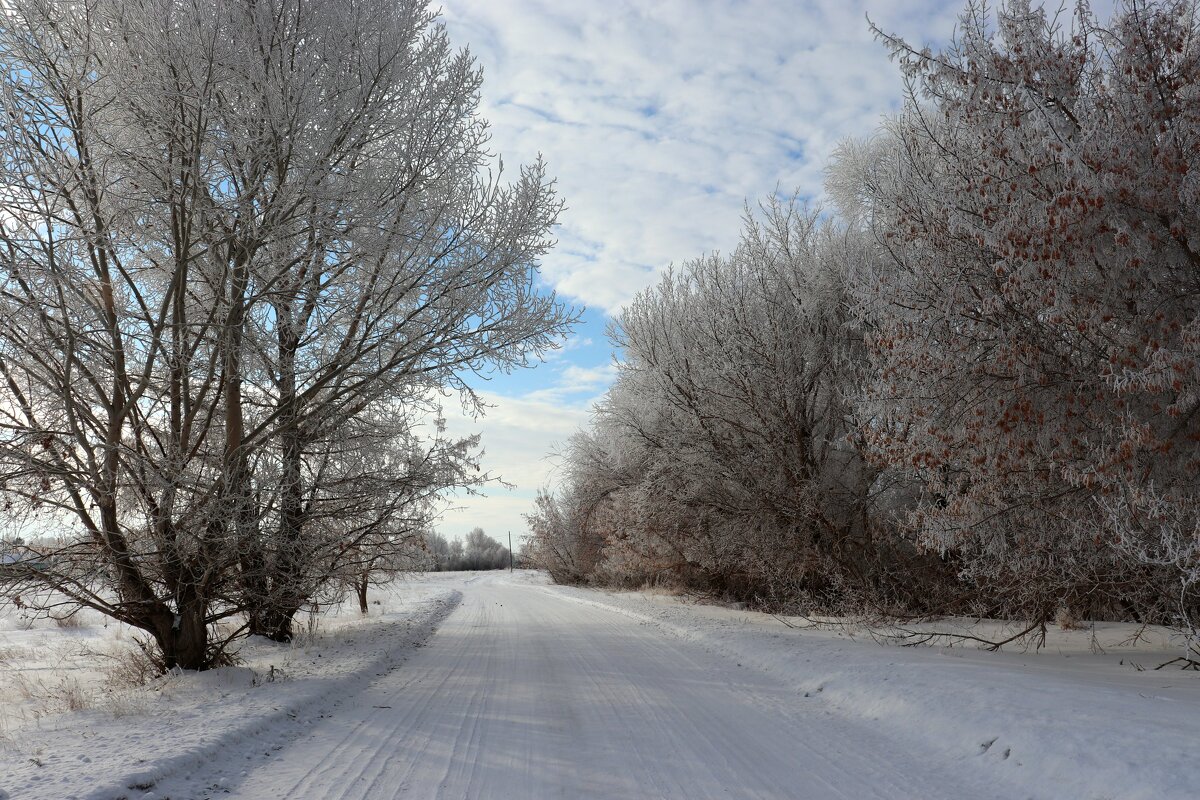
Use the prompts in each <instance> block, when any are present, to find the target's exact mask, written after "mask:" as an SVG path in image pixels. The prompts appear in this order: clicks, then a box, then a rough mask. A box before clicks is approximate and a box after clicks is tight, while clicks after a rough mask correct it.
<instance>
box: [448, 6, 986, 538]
mask: <svg viewBox="0 0 1200 800" xmlns="http://www.w3.org/2000/svg"><path fill="white" fill-rule="evenodd" d="M962 5H963V3H962V1H961V0H949V1H946V0H813V1H811V2H810V1H808V0H741V1H738V0H604V2H599V0H444V2H443V3H442V5H441V8H442V19H443V21H444V23H445V25H446V27H447V29H448V31H449V33H450V37H451V39H452V41H453V42H454V43H455V44H456V45H457V46H460V47H462V46H466V47H468V48H469V49H470V50H471V52H472V53H473V54H474V55H475V57H476V59H477V60H478V61H479V63H480V64H481V65H482V67H483V69H484V88H483V93H484V104H483V111H484V114H485V116H486V117H487V118H488V119H489V120H490V121H491V123H492V132H493V144H494V149H495V151H496V152H497V153H499V154H500V155H502V156H503V158H504V160H505V162H506V163H507V164H508V165H510V166H509V169H513V167H515V165H516V164H519V163H525V162H528V161H531V160H533V159H534V158H536V157H537V154H538V153H541V154H542V155H543V156H544V157H545V158H546V160H547V161H548V163H549V166H550V172H551V174H554V175H556V176H557V178H558V187H559V191H560V193H561V195H562V197H563V198H564V200H565V201H566V203H567V210H566V211H565V212H564V214H563V216H562V218H561V225H560V227H559V229H558V239H559V244H558V246H557V247H556V248H555V250H554V251H553V252H552V253H551V255H549V256H548V257H547V258H546V259H545V261H544V262H543V264H542V275H543V278H544V279H545V281H546V282H547V283H548V284H550V285H552V286H553V287H554V288H556V289H557V290H558V292H559V293H560V295H561V296H563V297H564V298H566V299H567V300H569V301H570V302H572V303H573V304H575V305H577V306H585V307H586V308H587V311H586V313H585V315H584V321H583V324H582V325H580V327H579V328H578V330H577V331H576V333H575V335H574V337H573V338H572V339H571V340H570V341H568V342H567V343H566V345H565V346H564V348H563V349H562V350H561V351H559V352H557V353H554V354H553V355H552V356H551V358H550V359H549V360H548V361H547V362H546V363H544V364H542V365H540V366H538V367H537V368H536V369H532V370H525V371H522V372H521V373H519V374H516V375H511V376H495V377H494V378H492V379H491V380H489V381H486V382H484V381H479V382H477V385H478V386H479V388H481V389H482V390H483V395H484V396H485V398H486V399H487V400H488V402H490V403H491V404H492V405H493V408H492V409H491V410H490V412H489V413H488V414H487V416H486V417H485V418H484V419H482V420H479V421H477V422H471V421H468V420H454V421H452V422H451V425H452V429H453V430H455V431H462V432H464V433H465V432H469V431H481V432H482V433H483V438H484V447H485V449H486V451H487V454H486V457H485V467H486V468H487V469H488V470H490V471H492V472H494V473H496V474H498V475H500V476H502V477H503V478H504V479H505V480H506V481H507V482H508V483H511V484H513V486H514V487H515V488H513V489H511V490H505V489H503V488H500V487H495V488H493V489H490V490H489V491H488V492H487V496H486V497H460V498H457V499H456V500H455V501H454V505H455V506H456V508H454V509H452V510H450V511H448V512H447V514H446V515H445V517H444V518H443V520H442V523H441V525H440V530H441V531H442V532H443V533H445V534H448V535H452V536H461V535H462V534H464V533H465V532H466V531H468V530H470V529H471V528H472V527H474V526H476V525H479V526H480V527H482V528H484V530H486V531H487V532H488V533H489V534H491V535H492V536H494V537H496V538H498V539H499V538H503V536H504V534H505V532H506V531H509V530H511V531H512V533H513V536H514V539H515V537H516V536H518V535H521V534H524V533H525V524H524V521H523V520H522V517H521V515H522V514H524V513H526V512H528V511H529V510H531V508H532V506H533V498H534V496H535V493H536V491H537V488H538V487H539V486H543V485H546V484H548V483H549V484H552V483H553V482H554V481H555V461H554V459H553V458H552V457H550V454H551V453H552V452H553V450H554V448H555V445H556V443H558V442H562V441H564V440H565V439H566V438H567V437H568V436H570V434H571V433H572V432H573V431H575V430H576V429H577V428H579V427H582V426H583V425H585V424H586V423H587V420H588V410H589V408H590V406H591V404H592V403H593V402H594V401H595V400H596V399H597V398H598V397H599V396H600V395H601V394H602V393H603V391H604V389H605V388H606V386H607V385H608V382H609V380H610V379H611V377H612V374H613V368H612V354H611V351H610V348H609V346H608V343H607V340H606V338H605V325H606V322H607V319H608V316H609V315H610V314H612V313H613V312H615V311H617V310H618V309H619V308H620V307H621V305H622V303H624V302H626V301H628V300H629V299H630V298H631V297H633V296H634V295H635V294H636V293H637V292H638V291H640V290H642V289H643V288H645V287H646V286H648V285H650V284H651V283H653V282H654V280H655V276H656V275H657V274H658V272H659V271H660V270H661V269H663V268H664V267H666V266H667V265H669V264H670V263H672V262H680V261H684V260H687V259H690V258H694V257H696V256H699V255H701V254H703V253H705V252H709V251H713V250H719V251H727V250H729V249H731V248H732V246H733V245H734V243H735V242H736V240H737V234H738V230H739V227H740V218H741V213H742V209H743V206H744V204H745V203H746V202H747V201H750V202H754V201H756V199H757V198H761V197H763V196H765V195H768V194H770V193H771V192H773V191H775V190H776V188H777V187H778V188H780V189H782V190H784V191H789V192H790V191H792V190H799V191H800V192H801V193H802V194H805V195H810V196H812V197H814V198H817V199H819V198H820V195H821V183H822V174H823V171H824V169H825V166H826V164H827V162H828V160H829V157H830V154H831V153H832V152H833V149H834V147H835V146H836V145H837V143H838V142H839V141H840V140H841V139H843V138H844V137H846V136H865V135H869V134H870V133H871V132H872V131H874V130H875V128H876V127H877V126H878V124H879V119H880V117H881V115H883V114H885V113H887V112H889V111H891V110H894V109H896V108H898V106H899V102H900V98H901V91H902V82H901V79H900V76H899V72H898V70H897V68H896V66H895V65H894V64H892V63H890V62H889V61H888V58H887V53H886V51H885V50H884V49H883V47H882V46H881V45H879V44H878V43H877V42H876V41H874V39H873V37H872V35H871V31H870V29H869V28H868V25H867V17H868V16H869V17H870V18H871V20H872V21H873V22H875V23H876V24H877V25H878V26H879V27H881V28H883V29H884V30H887V31H891V32H895V33H900V34H902V35H903V36H904V37H905V38H907V39H908V40H909V41H911V42H914V43H917V42H920V43H922V44H924V43H931V44H937V43H940V42H945V41H946V40H947V39H948V38H949V36H950V34H951V32H952V30H953V27H954V23H955V20H956V17H957V15H958V13H959V11H960V9H961V7H962ZM514 171H515V170H514Z"/></svg>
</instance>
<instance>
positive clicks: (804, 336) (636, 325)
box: [530, 199, 882, 601]
mask: <svg viewBox="0 0 1200 800" xmlns="http://www.w3.org/2000/svg"><path fill="white" fill-rule="evenodd" d="M875 257H876V250H875V247H874V245H873V244H872V243H871V242H869V240H867V239H866V238H865V237H862V236H859V235H857V234H856V233H854V232H853V231H851V230H848V229H846V228H844V227H842V226H839V225H835V224H827V223H822V222H821V221H820V220H819V217H818V215H817V214H816V213H815V212H812V211H809V210H807V209H805V208H804V207H803V206H802V205H801V204H799V203H798V202H796V201H794V200H793V201H785V200H779V199H773V200H771V201H769V202H767V203H766V204H764V206H763V208H762V209H761V212H760V213H758V214H756V215H754V214H748V215H747V218H746V223H745V229H744V232H743V235H742V239H741V241H740V243H739V245H738V247H737V248H736V249H735V250H734V251H733V252H732V253H731V254H730V255H728V256H720V255H711V256H707V257H704V258H700V259H696V260H694V261H690V262H687V263H685V264H684V265H682V266H681V267H678V268H675V269H671V270H669V271H667V273H666V274H665V275H664V276H663V278H662V280H661V282H660V283H659V284H658V285H657V286H655V287H653V288H651V289H649V290H647V291H645V292H643V293H642V294H641V295H639V296H638V297H637V299H636V300H634V301H633V302H632V303H631V304H630V305H629V306H627V307H626V308H625V309H623V310H622V312H621V313H620V314H619V315H618V317H617V320H616V322H615V324H614V328H613V339H614V342H615V343H616V344H617V345H618V346H619V347H620V350H621V356H622V358H621V362H620V365H619V375H618V378H617V381H616V383H615V385H614V386H613V388H612V389H611V390H610V392H609V393H608V395H607V397H606V398H605V400H604V401H603V402H602V403H601V404H600V405H599V407H598V409H597V420H596V423H595V425H594V428H593V430H592V431H591V432H590V433H589V434H587V435H581V436H579V437H576V439H575V440H573V442H572V443H571V445H570V447H569V448H568V450H567V453H566V456H565V461H566V472H567V475H568V488H567V489H566V490H565V491H564V492H562V493H560V494H559V495H558V496H556V497H551V496H543V497H542V498H540V499H539V506H540V508H539V512H538V513H537V514H535V515H532V516H531V517H530V522H531V526H532V529H533V533H534V542H535V545H536V550H535V552H536V553H537V554H538V560H539V563H542V564H544V565H546V566H547V567H548V568H550V569H551V572H552V574H553V573H555V572H556V571H557V572H560V573H562V574H563V575H565V576H568V578H573V579H579V577H585V576H589V575H601V576H603V575H604V574H605V572H606V571H607V572H608V573H611V577H613V578H615V579H637V580H647V579H653V578H654V577H656V576H662V575H667V574H670V575H675V576H677V577H678V578H680V579H682V580H686V581H689V582H693V583H695V584H697V585H703V586H705V587H706V588H710V589H717V590H722V591H727V592H731V593H734V594H739V595H743V596H755V595H757V596H763V597H770V598H772V599H776V600H786V601H792V600H795V599H797V598H799V597H801V596H805V595H807V596H809V597H813V598H818V597H819V598H823V599H831V598H835V597H840V596H842V595H843V594H844V592H845V591H846V587H847V583H848V582H852V583H856V584H857V585H858V586H860V587H865V586H867V585H870V584H872V583H875V584H876V585H877V584H878V582H879V580H880V579H881V578H882V574H881V552H882V551H881V542H880V541H879V540H878V538H877V536H876V534H877V530H876V528H877V523H876V520H875V519H874V517H873V504H874V501H875V499H876V494H877V492H878V488H879V484H878V482H877V480H876V479H877V471H876V470H875V469H874V468H873V467H871V466H870V465H869V464H868V463H867V462H866V461H865V460H864V459H863V458H862V457H861V454H860V444H861V438H860V437H861V426H860V425H859V424H858V418H857V417H856V408H855V399H856V398H857V396H858V395H859V394H860V393H861V386H862V382H863V380H864V378H865V373H864V366H865V357H866V353H865V349H864V347H863V342H862V333H861V331H860V328H859V326H858V323H857V322H855V321H854V320H853V319H852V316H851V313H850V296H849V293H848V290H849V286H850V282H851V281H852V280H853V277H854V276H855V275H856V274H858V273H859V272H861V271H862V270H863V269H864V268H865V265H866V262H869V261H871V260H872V259H874V258H875ZM598 549H599V550H602V551H603V559H602V560H601V559H600V558H599V556H598V555H597V554H596V551H597V550H598Z"/></svg>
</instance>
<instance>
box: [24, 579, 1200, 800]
mask: <svg viewBox="0 0 1200 800" xmlns="http://www.w3.org/2000/svg"><path fill="white" fill-rule="evenodd" d="M376 596H377V597H378V598H379V599H380V602H381V605H379V606H373V607H372V613H371V614H370V615H369V616H368V617H367V618H366V619H362V618H360V617H359V616H358V614H357V612H356V611H348V610H337V609H335V610H331V611H330V612H328V613H327V614H325V615H323V616H322V617H321V618H320V620H319V622H318V623H317V625H316V632H315V634H314V635H312V636H308V637H305V641H304V642H303V643H302V644H299V645H295V646H283V645H273V644H270V643H265V642H254V643H248V644H247V645H246V646H245V647H244V648H243V650H242V653H241V655H242V658H243V659H244V662H245V663H244V665H243V666H239V667H236V668H229V669H223V670H216V671H213V672H211V673H207V674H202V675H184V676H175V677H168V678H166V679H163V680H160V681H159V682H157V683H156V684H154V685H153V686H151V687H149V688H142V689H120V690H117V691H104V690H103V686H104V684H105V683H108V682H110V680H109V676H108V675H106V674H105V670H104V669H100V670H97V669H96V667H95V665H96V664H97V663H100V664H103V663H105V662H113V663H118V662H114V661H113V659H105V658H97V656H95V655H93V653H96V652H110V651H112V650H114V649H118V648H120V647H123V646H125V647H127V646H128V641H129V633H128V631H122V630H120V629H119V628H117V627H116V626H110V628H108V629H105V628H103V627H100V626H99V625H97V624H94V623H96V622H97V620H85V624H83V625H82V626H80V627H78V628H58V627H56V626H54V625H53V623H50V624H42V623H39V624H38V625H35V626H34V627H32V628H28V629H26V628H24V627H23V623H22V621H21V620H19V619H16V618H13V617H8V618H5V619H3V620H0V670H2V673H0V674H2V677H0V680H2V681H3V685H2V686H0V691H2V692H3V694H2V695H0V698H2V700H0V725H2V726H3V727H2V731H3V741H2V742H0V798H8V799H9V800H18V799H20V798H70V797H92V798H117V797H127V798H130V800H133V799H134V798H157V800H164V799H165V798H172V799H173V800H185V799H189V800H190V799H191V798H213V797H243V798H285V797H286V798H320V799H321V800H324V799H325V798H390V797H397V796H403V797H414V798H423V797H448V798H449V797H469V798H475V797H497V798H503V797H595V798H609V797H647V798H657V797H679V798H689V800H690V799H691V798H704V797H746V798H800V797H802V798H870V797H877V798H1026V797H1028V798H1072V799H1074V798H1083V799H1086V800H1101V799H1102V798H1105V799H1108V800H1117V799H1118V798H1121V799H1122V800H1124V798H1147V799H1149V798H1155V799H1157V798H1166V799H1168V800H1169V798H1175V797H1178V798H1191V797H1196V796H1198V792H1200V759H1197V758H1196V757H1195V748H1196V745H1197V743H1200V676H1197V675H1196V673H1189V672H1181V671H1178V670H1174V669H1170V668H1168V669H1165V670H1161V671H1155V670H1153V667H1154V666H1156V665H1157V664H1159V663H1161V662H1162V661H1165V660H1167V659H1168V658H1171V657H1172V656H1173V655H1175V654H1176V652H1175V651H1173V650H1172V649H1171V643H1170V642H1169V641H1168V640H1167V637H1165V636H1164V635H1163V633H1162V632H1161V631H1149V632H1148V633H1149V634H1150V635H1149V637H1148V638H1147V639H1143V640H1142V641H1140V642H1139V643H1137V644H1136V646H1132V645H1125V646H1118V644H1119V643H1120V641H1121V640H1122V639H1125V638H1128V637H1129V635H1130V634H1131V633H1132V632H1133V631H1134V630H1135V629H1134V628H1132V627H1130V626H1113V625H1109V626H1099V627H1098V628H1097V629H1096V630H1095V631H1093V630H1091V629H1089V630H1085V631H1071V632H1059V631H1052V632H1051V634H1052V635H1051V639H1050V642H1049V645H1048V647H1047V648H1045V649H1043V650H1042V651H1041V652H1038V653H1033V652H1020V651H1013V652H1002V653H987V652H983V651H980V650H978V649H975V648H973V647H969V646H957V647H953V648H930V647H922V648H901V647H895V646H887V647H885V646H880V645H879V644H877V643H875V642H874V641H872V640H871V639H870V637H865V636H858V637H855V636H851V635H849V634H848V633H847V632H846V631H823V630H811V629H801V628H794V627H790V625H794V624H796V621H794V620H791V621H787V622H784V621H780V620H776V619H774V618H772V617H770V616H767V615H762V614H755V613H751V612H746V611H738V610H733V609H726V608H720V607H715V606H702V605H694V604H690V603H687V602H684V601H681V600H680V599H678V598H674V597H670V596H663V595H656V594H648V593H607V592H599V591H594V590H586V589H575V588H565V587H557V586H550V585H547V584H546V582H545V579H544V578H543V577H542V576H540V575H538V574H536V573H518V574H517V575H515V576H513V577H509V576H508V575H506V574H499V573H485V574H478V575H473V574H453V575H431V576H418V577H416V578H414V579H411V580H408V581H404V582H398V583H397V584H395V585H393V586H392V587H389V588H388V589H386V590H384V591H382V592H380V593H378V594H377V595H376ZM435 630H436V632H435ZM1096 644H1099V645H1101V646H1103V647H1104V649H1105V652H1093V650H1094V646H1095V645H1096ZM1139 667H1142V668H1145V669H1142V670H1139ZM68 707H82V710H77V711H65V710H64V709H66V708H68Z"/></svg>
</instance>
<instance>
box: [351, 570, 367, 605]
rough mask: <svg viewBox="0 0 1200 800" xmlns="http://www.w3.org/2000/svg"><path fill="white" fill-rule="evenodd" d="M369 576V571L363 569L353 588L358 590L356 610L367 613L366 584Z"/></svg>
mask: <svg viewBox="0 0 1200 800" xmlns="http://www.w3.org/2000/svg"><path fill="white" fill-rule="evenodd" d="M370 577H371V573H369V572H366V571H364V572H363V573H362V575H360V576H359V578H358V580H357V581H355V584H354V588H355V589H356V590H357V592H358V610H359V611H361V612H362V613H364V614H365V613H367V585H368V583H369V580H370Z"/></svg>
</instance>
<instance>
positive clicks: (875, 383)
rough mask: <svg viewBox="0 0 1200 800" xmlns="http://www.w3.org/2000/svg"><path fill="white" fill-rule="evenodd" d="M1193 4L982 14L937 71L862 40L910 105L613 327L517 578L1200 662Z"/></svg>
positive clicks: (926, 58) (1197, 98)
mask: <svg viewBox="0 0 1200 800" xmlns="http://www.w3.org/2000/svg"><path fill="white" fill-rule="evenodd" d="M1198 13H1200V12H1198V8H1197V4H1196V2H1194V0H1163V1H1162V2H1145V1H1144V0H1129V2H1125V3H1123V4H1121V6H1120V7H1119V9H1118V10H1117V11H1116V12H1115V14H1114V16H1113V17H1112V19H1110V20H1100V19H1097V18H1096V16H1095V15H1094V14H1093V12H1092V11H1091V10H1090V9H1089V7H1088V5H1087V4H1086V3H1079V4H1078V5H1077V6H1076V7H1075V9H1074V14H1073V15H1070V14H1067V13H1065V12H1064V13H1062V14H1061V15H1053V14H1048V13H1047V12H1046V11H1045V10H1044V9H1040V8H1032V7H1031V5H1030V3H1029V2H1023V1H1022V0H1013V1H1012V2H1007V3H1003V4H1002V5H1001V7H1000V8H999V10H998V11H997V12H996V13H994V14H993V13H992V12H991V11H990V10H989V8H988V7H987V6H985V5H984V4H982V3H974V2H973V3H971V4H970V5H968V7H967V9H966V11H965V12H964V13H963V15H962V17H961V20H960V23H959V26H958V28H957V33H956V35H955V38H954V40H953V42H952V43H951V44H950V45H949V46H948V47H946V48H945V49H943V50H941V51H934V50H931V49H923V48H919V47H914V46H911V45H909V44H908V43H906V42H905V41H904V40H903V39H901V38H898V37H896V36H892V35H888V34H886V33H884V32H882V31H879V30H876V34H877V36H878V37H879V39H880V40H881V41H882V42H883V44H884V45H885V46H886V47H887V48H888V49H889V50H890V52H891V53H892V55H893V57H894V58H895V59H896V60H897V61H898V62H899V64H900V68H901V70H902V71H903V74H904V78H905V81H906V85H907V93H906V95H905V98H904V105H903V109H902V111H900V112H899V113H898V114H896V115H894V116H892V117H889V118H888V119H886V121H885V122H884V125H883V127H882V129H881V130H880V131H879V133H878V134H877V135H875V136H873V137H871V138H870V139H868V140H866V141H848V142H845V143H844V144H842V145H841V147H840V148H839V150H838V152H837V154H836V157H835V158H834V160H833V163H832V165H831V167H830V169H829V173H828V184H827V191H828V195H829V196H830V197H832V198H833V200H834V203H835V213H832V214H829V213H820V212H818V211H817V210H815V209H810V208H808V207H806V206H805V205H804V204H803V203H801V202H799V201H797V200H794V199H793V200H789V199H786V198H777V197H775V198H770V199H768V200H767V201H765V202H764V203H763V204H762V206H761V208H760V209H758V210H755V211H753V212H748V213H747V215H746V219H745V226H744V230H743V234H742V238H741V241H740V243H739V244H738V246H737V247H736V248H735V249H734V250H733V251H732V252H731V253H729V254H728V255H721V256H717V255H712V256H707V257H703V258H699V259H695V260H693V261H690V262H687V263H685V264H683V265H681V266H678V267H676V268H673V269H671V270H668V271H667V273H666V274H665V275H664V276H663V278H662V280H661V282H660V283H659V284H658V285H657V286H655V287H653V288H651V289H648V290H646V291H645V292H643V293H642V294H641V295H640V296H639V297H638V298H637V299H636V300H635V301H633V302H632V303H631V304H630V305H628V306H627V307H626V308H625V309H624V310H623V311H622V312H621V313H620V314H619V316H618V317H617V319H616V322H615V324H614V326H613V331H612V338H613V341H614V343H615V345H616V346H617V347H618V348H619V350H620V357H621V361H620V365H619V375H618V378H617V380H616V382H615V384H614V386H613V387H612V389H611V390H610V391H609V392H608V394H607V396H606V397H605V398H604V400H603V402H602V403H601V404H600V406H599V408H598V411H597V415H596V419H595V422H594V424H593V425H592V426H591V428H590V429H589V430H587V431H585V432H582V433H580V434H578V435H577V436H576V437H575V438H574V439H573V440H572V441H571V442H570V444H569V447H568V448H567V453H566V457H565V472H566V479H565V481H564V482H563V484H562V485H561V486H560V487H559V488H558V489H557V491H555V492H545V493H543V494H542V495H541V496H540V497H539V498H538V501H537V508H536V510H535V511H534V512H533V513H532V514H530V515H529V517H528V519H529V524H530V528H531V531H532V534H533V547H534V554H535V559H536V561H537V562H538V563H539V564H541V565H543V566H544V567H545V568H547V569H548V570H550V572H551V574H552V575H553V576H554V578H555V579H556V580H559V581H590V582H598V583H606V584H641V583H644V582H654V581H664V582H670V583H674V584H677V585H681V586H688V587H694V588H698V589H701V590H705V591H711V592H715V593H719V594H723V595H725V596H728V597H731V598H736V599H741V600H747V601H751V602H757V603H760V604H762V605H763V606H767V607H770V608H775V609H780V608H782V609H793V610H813V609H821V610H833V611H838V610H846V611H864V610H865V611H873V612H885V613H889V614H898V615H907V614H913V613H917V614H935V613H936V614H944V613H962V614H967V613H969V614H986V615H989V616H999V617H1007V618H1013V619H1027V620H1030V621H1031V622H1032V623H1033V624H1034V625H1035V626H1036V625H1044V623H1045V622H1046V621H1048V620H1051V619H1054V617H1055V616H1056V615H1057V614H1063V613H1066V614H1068V615H1071V616H1074V617H1077V618H1098V619H1114V620H1116V619H1119V620H1136V621H1144V622H1161V623H1170V624H1175V625H1179V626H1181V627H1183V628H1184V629H1185V630H1187V631H1190V633H1191V635H1192V637H1193V638H1192V641H1193V642H1196V641H1197V639H1196V635H1197V633H1196V632H1197V628H1196V624H1197V622H1200V617H1198V616H1197V615H1198V614H1200V36H1198V34H1200V19H1198ZM1043 629H1044V628H1043ZM1198 653H1200V651H1198Z"/></svg>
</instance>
